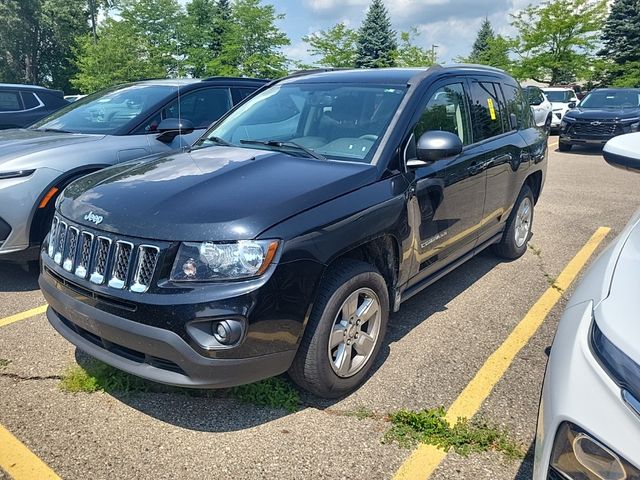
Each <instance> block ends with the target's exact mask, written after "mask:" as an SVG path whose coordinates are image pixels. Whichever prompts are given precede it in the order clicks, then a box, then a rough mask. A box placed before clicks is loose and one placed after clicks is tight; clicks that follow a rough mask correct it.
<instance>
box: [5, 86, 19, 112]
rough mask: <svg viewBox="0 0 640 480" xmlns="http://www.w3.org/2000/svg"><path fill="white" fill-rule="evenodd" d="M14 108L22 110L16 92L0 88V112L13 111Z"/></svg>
mask: <svg viewBox="0 0 640 480" xmlns="http://www.w3.org/2000/svg"><path fill="white" fill-rule="evenodd" d="M16 110H22V105H20V99H19V98H18V92H13V91H11V90H0V112H15V111H16Z"/></svg>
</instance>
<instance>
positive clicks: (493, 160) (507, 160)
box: [484, 153, 513, 168]
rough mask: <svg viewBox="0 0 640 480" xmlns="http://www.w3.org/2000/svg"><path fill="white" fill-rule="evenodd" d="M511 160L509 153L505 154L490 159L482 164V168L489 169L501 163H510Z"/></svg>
mask: <svg viewBox="0 0 640 480" xmlns="http://www.w3.org/2000/svg"><path fill="white" fill-rule="evenodd" d="M512 160H513V155H511V154H510V153H505V154H504V155H498V156H495V157H493V158H490V159H489V160H487V161H486V162H485V163H484V168H489V167H491V166H493V165H500V164H501V163H511V161H512Z"/></svg>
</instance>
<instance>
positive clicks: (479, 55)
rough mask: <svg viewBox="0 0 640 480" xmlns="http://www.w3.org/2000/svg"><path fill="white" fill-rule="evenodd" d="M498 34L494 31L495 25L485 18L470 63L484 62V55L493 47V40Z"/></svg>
mask: <svg viewBox="0 0 640 480" xmlns="http://www.w3.org/2000/svg"><path fill="white" fill-rule="evenodd" d="M495 38H496V36H495V33H493V27H492V26H491V22H490V21H489V19H488V18H485V19H484V21H483V22H482V25H481V26H480V30H478V35H477V36H476V40H475V41H474V42H473V48H472V49H471V54H470V55H469V62H470V63H482V60H483V55H485V54H486V53H487V52H488V51H489V49H490V48H491V42H493V41H494V40H495Z"/></svg>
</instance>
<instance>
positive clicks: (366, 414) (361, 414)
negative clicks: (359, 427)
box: [344, 407, 376, 420]
mask: <svg viewBox="0 0 640 480" xmlns="http://www.w3.org/2000/svg"><path fill="white" fill-rule="evenodd" d="M344 415H345V416H346V417H356V418H357V419H358V420H364V419H365V418H375V417H376V414H375V413H374V411H373V410H371V409H370V408H367V407H357V408H355V409H353V410H349V411H347V412H345V413H344Z"/></svg>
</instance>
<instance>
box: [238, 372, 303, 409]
mask: <svg viewBox="0 0 640 480" xmlns="http://www.w3.org/2000/svg"><path fill="white" fill-rule="evenodd" d="M229 392H230V394H231V396H232V397H235V398H237V399H238V400H240V401H242V402H247V403H253V404H254V405H263V406H266V407H276V408H284V409H285V410H287V411H289V412H295V411H296V410H298V407H299V405H300V396H299V395H298V391H297V390H296V389H295V387H294V386H293V385H291V383H290V382H289V381H287V380H286V379H284V378H282V377H273V378H267V379H266V380H262V381H260V382H256V383H250V384H249V385H240V386H238V387H233V388H231V389H230V390H229Z"/></svg>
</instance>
